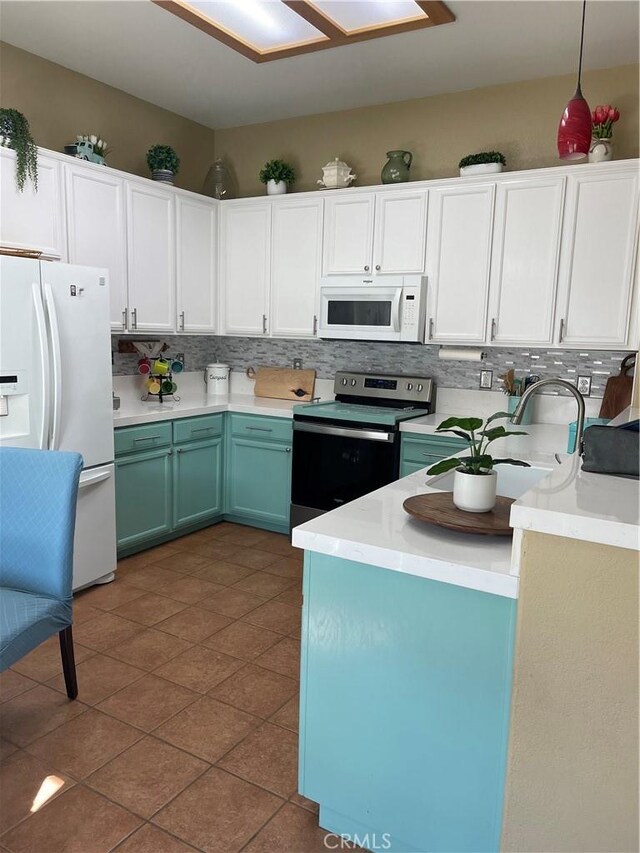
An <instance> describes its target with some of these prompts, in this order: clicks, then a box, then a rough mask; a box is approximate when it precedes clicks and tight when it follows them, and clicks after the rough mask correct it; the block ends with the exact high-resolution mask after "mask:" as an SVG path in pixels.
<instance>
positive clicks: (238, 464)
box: [227, 436, 291, 526]
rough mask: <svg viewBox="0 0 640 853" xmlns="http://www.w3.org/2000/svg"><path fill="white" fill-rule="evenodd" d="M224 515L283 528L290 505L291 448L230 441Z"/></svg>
mask: <svg viewBox="0 0 640 853" xmlns="http://www.w3.org/2000/svg"><path fill="white" fill-rule="evenodd" d="M229 447H230V459H229V475H230V476H229V490H228V505H227V512H229V513H230V514H232V515H240V516H244V517H245V518H247V519H249V520H250V519H253V520H255V521H263V522H270V523H271V524H279V525H283V526H286V525H288V524H289V509H290V505H291V446H290V445H285V444H275V443H273V444H272V443H269V442H266V441H254V440H252V439H248V438H237V437H235V436H232V437H231V440H230V443H229Z"/></svg>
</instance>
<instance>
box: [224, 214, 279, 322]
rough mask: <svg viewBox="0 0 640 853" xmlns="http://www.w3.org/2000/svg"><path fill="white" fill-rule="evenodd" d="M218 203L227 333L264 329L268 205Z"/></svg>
mask: <svg viewBox="0 0 640 853" xmlns="http://www.w3.org/2000/svg"><path fill="white" fill-rule="evenodd" d="M230 205H231V203H230V202H225V203H224V204H223V205H222V207H221V217H222V229H221V238H220V246H221V253H222V257H221V260H222V264H221V271H222V281H221V284H222V304H223V316H224V331H225V333H226V334H229V335H264V334H267V332H268V321H269V318H268V317H267V299H268V296H267V294H268V290H269V264H270V231H271V206H270V205H269V204H268V203H260V204H251V205H237V206H235V205H234V206H230Z"/></svg>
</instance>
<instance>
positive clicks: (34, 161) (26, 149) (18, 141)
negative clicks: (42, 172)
mask: <svg viewBox="0 0 640 853" xmlns="http://www.w3.org/2000/svg"><path fill="white" fill-rule="evenodd" d="M0 138H1V143H0V144H2V145H3V146H5V147H7V148H13V150H14V151H15V152H16V184H17V186H18V190H19V191H20V192H22V191H23V190H24V185H25V183H26V180H27V178H29V179H30V180H31V183H32V184H33V188H34V190H37V189H38V149H37V147H36V143H35V142H34V141H33V137H32V136H31V130H30V129H29V122H28V121H27V119H26V118H25V117H24V115H23V114H22V113H21V112H18V110H11V109H6V108H2V109H0Z"/></svg>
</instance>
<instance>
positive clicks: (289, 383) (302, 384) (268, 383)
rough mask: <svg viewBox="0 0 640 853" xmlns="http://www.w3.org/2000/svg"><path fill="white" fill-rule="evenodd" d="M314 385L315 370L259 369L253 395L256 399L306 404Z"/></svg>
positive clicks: (311, 395) (310, 397)
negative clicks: (266, 398)
mask: <svg viewBox="0 0 640 853" xmlns="http://www.w3.org/2000/svg"><path fill="white" fill-rule="evenodd" d="M315 384H316V372H315V370H292V369H289V368H286V367H259V368H258V370H257V371H256V384H255V388H254V390H253V393H254V394H255V396H256V397H273V398H275V399H276V400H295V401H296V402H298V403H308V402H309V401H310V400H311V399H312V397H313V389H314V388H315Z"/></svg>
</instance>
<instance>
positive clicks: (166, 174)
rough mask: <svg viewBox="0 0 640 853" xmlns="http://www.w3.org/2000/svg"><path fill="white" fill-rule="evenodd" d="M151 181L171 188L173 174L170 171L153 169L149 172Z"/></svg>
mask: <svg viewBox="0 0 640 853" xmlns="http://www.w3.org/2000/svg"><path fill="white" fill-rule="evenodd" d="M151 179H152V180H153V181H160V183H161V184H169V185H170V186H173V172H172V171H171V169H154V170H153V171H152V172H151Z"/></svg>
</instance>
